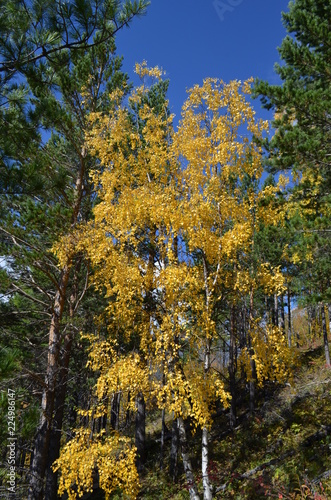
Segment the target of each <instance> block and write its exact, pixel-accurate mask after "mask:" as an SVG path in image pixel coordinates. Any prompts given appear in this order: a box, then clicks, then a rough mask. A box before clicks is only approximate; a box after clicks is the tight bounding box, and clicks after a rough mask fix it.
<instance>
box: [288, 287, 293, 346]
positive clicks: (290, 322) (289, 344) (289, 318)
mask: <svg viewBox="0 0 331 500" xmlns="http://www.w3.org/2000/svg"><path fill="white" fill-rule="evenodd" d="M287 339H288V346H289V347H291V345H292V318H291V292H290V287H289V286H288V285H287Z"/></svg>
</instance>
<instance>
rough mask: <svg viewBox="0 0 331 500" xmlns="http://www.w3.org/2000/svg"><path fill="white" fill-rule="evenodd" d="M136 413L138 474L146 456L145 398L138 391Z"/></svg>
mask: <svg viewBox="0 0 331 500" xmlns="http://www.w3.org/2000/svg"><path fill="white" fill-rule="evenodd" d="M136 405H137V413H136V435H135V445H136V448H137V460H136V465H137V471H138V473H139V474H140V473H141V472H142V470H143V467H144V464H145V458H146V456H145V455H146V430H145V419H146V416H145V410H146V408H145V399H144V395H143V394H142V393H141V392H140V393H139V394H138V396H137V400H136Z"/></svg>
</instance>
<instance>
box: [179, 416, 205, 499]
mask: <svg viewBox="0 0 331 500" xmlns="http://www.w3.org/2000/svg"><path fill="white" fill-rule="evenodd" d="M177 425H178V434H179V440H180V445H181V454H182V460H183V465H184V471H185V475H186V480H187V485H188V488H189V494H190V499H191V500H200V497H199V493H198V488H197V486H196V484H195V479H194V475H193V469H192V464H191V460H190V456H189V453H188V446H187V439H186V431H185V425H184V421H183V418H182V417H178V419H177Z"/></svg>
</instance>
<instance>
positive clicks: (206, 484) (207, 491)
mask: <svg viewBox="0 0 331 500" xmlns="http://www.w3.org/2000/svg"><path fill="white" fill-rule="evenodd" d="M203 272H204V280H205V293H206V312H207V316H208V317H209V316H210V310H209V303H210V295H211V292H210V290H209V284H208V278H209V271H208V265H207V260H206V258H205V256H204V255H203ZM210 349H211V339H210V338H208V337H207V339H206V345H205V353H204V376H205V377H207V375H208V372H209V370H210ZM208 445H209V443H208V428H207V427H206V426H204V427H203V428H202V443H201V446H202V456H201V472H202V485H203V498H204V500H211V499H212V492H211V486H210V481H209V471H208V459H209V450H208Z"/></svg>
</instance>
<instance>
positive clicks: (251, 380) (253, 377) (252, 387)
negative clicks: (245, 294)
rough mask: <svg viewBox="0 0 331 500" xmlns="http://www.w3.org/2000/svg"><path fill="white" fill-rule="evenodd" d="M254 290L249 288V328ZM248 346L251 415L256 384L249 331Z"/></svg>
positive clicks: (251, 413)
mask: <svg viewBox="0 0 331 500" xmlns="http://www.w3.org/2000/svg"><path fill="white" fill-rule="evenodd" d="M253 307H254V290H253V289H252V290H251V293H250V298H249V328H250V329H251V327H252V324H253V319H254V312H253ZM248 347H249V354H250V367H251V379H250V382H249V413H250V415H251V416H252V415H253V414H254V411H255V384H256V365H255V360H254V359H253V354H254V350H253V348H252V345H251V335H250V333H249V338H248Z"/></svg>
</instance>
